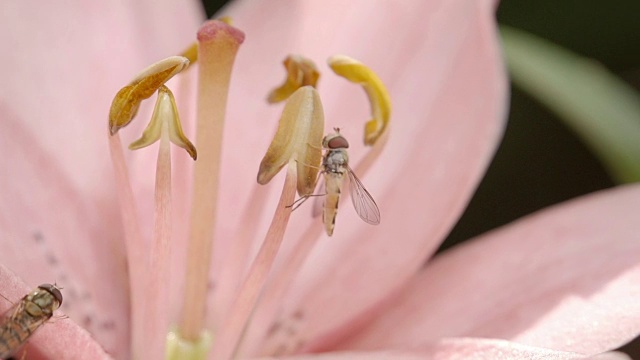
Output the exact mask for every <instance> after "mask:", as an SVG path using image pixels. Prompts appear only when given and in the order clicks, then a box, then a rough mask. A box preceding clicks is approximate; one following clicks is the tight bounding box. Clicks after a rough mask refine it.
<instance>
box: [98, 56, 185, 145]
mask: <svg viewBox="0 0 640 360" xmlns="http://www.w3.org/2000/svg"><path fill="white" fill-rule="evenodd" d="M188 65H189V60H188V59H187V58H185V57H182V56H172V57H169V58H166V59H164V60H161V61H159V62H157V63H155V64H153V65H151V66H149V67H148V68H146V69H144V70H142V72H140V74H138V75H137V76H136V77H135V79H133V80H132V81H131V82H130V83H129V85H127V86H125V87H123V88H122V89H120V91H118V93H117V94H116V96H115V97H114V98H113V102H112V103H111V110H110V111H109V131H110V132H111V135H114V134H115V133H117V132H118V130H120V128H123V127H125V126H127V125H128V124H129V123H130V122H131V120H133V118H134V117H135V116H136V113H137V112H138V108H139V107H140V103H141V102H142V100H145V99H148V98H149V97H151V95H153V93H155V92H156V90H158V88H160V86H162V85H163V84H164V83H166V82H167V81H168V80H169V79H171V78H172V77H173V76H174V75H175V74H177V73H179V72H180V71H182V70H183V69H184V68H185V67H187V66H188Z"/></svg>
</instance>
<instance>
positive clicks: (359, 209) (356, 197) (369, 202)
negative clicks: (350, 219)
mask: <svg viewBox="0 0 640 360" xmlns="http://www.w3.org/2000/svg"><path fill="white" fill-rule="evenodd" d="M347 173H348V174H349V192H350V194H351V202H352V203H353V207H354V208H355V209H356V213H358V215H359V216H360V218H361V219H362V220H364V222H366V223H368V224H371V225H378V224H380V209H378V205H376V202H375V201H374V200H373V197H371V194H369V192H368V191H367V189H365V187H364V185H362V182H361V181H360V179H358V177H357V176H356V174H355V173H354V172H353V170H351V167H347Z"/></svg>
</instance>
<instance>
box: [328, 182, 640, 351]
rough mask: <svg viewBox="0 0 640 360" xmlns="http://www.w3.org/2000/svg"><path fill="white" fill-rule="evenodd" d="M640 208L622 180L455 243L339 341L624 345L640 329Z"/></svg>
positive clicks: (568, 347)
mask: <svg viewBox="0 0 640 360" xmlns="http://www.w3.org/2000/svg"><path fill="white" fill-rule="evenodd" d="M639 210H640V187H639V186H627V187H619V188H616V189H613V190H607V191H603V192H600V193H597V194H595V195H590V196H587V197H584V198H581V199H579V200H576V201H572V202H569V203H567V204H563V205H561V206H557V207H554V208H552V209H550V210H547V211H543V212H540V213H539V214H536V215H533V216H530V217H527V218H525V219H523V220H520V221H518V222H516V223H514V224H512V225H509V226H507V227H505V228H504V229H501V230H499V231H495V232H492V233H489V234H487V235H485V236H483V237H481V238H479V239H477V240H475V241H473V242H470V243H468V244H465V245H463V246H460V247H458V248H455V249H453V250H452V251H449V252H447V253H445V254H443V255H441V256H438V257H436V258H435V259H434V260H433V261H432V262H431V263H429V265H428V266H427V267H426V268H425V269H424V270H423V271H422V272H421V273H420V274H419V275H418V276H416V277H415V278H414V279H413V280H412V282H411V283H410V285H409V286H408V287H407V289H406V290H405V291H404V292H402V293H401V294H398V295H397V296H394V297H393V299H391V300H390V301H392V303H391V304H389V308H388V309H387V311H385V312H384V313H383V314H381V316H380V317H378V318H377V319H376V320H375V321H374V322H373V323H372V324H370V325H369V326H368V327H367V328H366V329H365V331H364V332H363V333H362V334H360V335H359V336H357V337H354V338H353V339H351V341H349V342H347V343H344V344H342V345H340V347H346V348H355V349H377V348H386V347H389V346H412V345H414V346H415V345H419V344H422V343H424V342H428V341H430V340H434V339H438V338H440V337H443V336H482V337H495V338H503V339H508V340H512V341H516V342H519V343H523V344H528V345H532V346H540V347H546V348H552V349H558V350H564V351H575V352H580V353H586V354H596V353H599V352H603V351H607V350H610V349H613V348H616V347H618V346H620V345H622V344H624V343H626V342H627V341H629V340H631V339H632V338H634V337H635V336H637V335H638V334H639V333H640V303H639V302H638V299H639V298H640V262H639V261H638V253H639V252H640V241H638V240H639V238H638V233H639V232H638V221H637V220H638V219H637V213H638V211H639ZM390 329H393V330H392V331H390Z"/></svg>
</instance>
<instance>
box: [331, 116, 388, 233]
mask: <svg viewBox="0 0 640 360" xmlns="http://www.w3.org/2000/svg"><path fill="white" fill-rule="evenodd" d="M333 130H334V131H335V132H334V133H331V134H328V135H327V136H325V137H324V139H322V147H323V148H324V149H325V150H326V152H325V154H324V157H323V159H322V174H324V182H325V191H326V194H325V198H324V204H323V210H322V219H323V222H324V229H325V230H326V232H327V235H329V236H331V235H333V229H334V227H335V224H336V214H337V213H338V202H339V201H340V192H341V189H342V185H343V183H344V179H345V174H347V175H348V177H349V193H350V195H351V202H352V203H353V207H354V208H355V209H356V213H358V215H359V216H360V218H361V219H362V220H364V221H365V222H366V223H368V224H371V225H378V224H379V223H380V210H379V209H378V205H376V202H375V201H374V200H373V198H372V197H371V194H369V192H368V191H367V189H365V188H364V186H363V185H362V182H360V179H358V177H357V176H356V174H354V172H353V170H351V167H349V155H348V153H347V149H348V148H349V142H348V141H347V139H346V138H345V137H344V136H342V134H340V129H339V128H334V129H333Z"/></svg>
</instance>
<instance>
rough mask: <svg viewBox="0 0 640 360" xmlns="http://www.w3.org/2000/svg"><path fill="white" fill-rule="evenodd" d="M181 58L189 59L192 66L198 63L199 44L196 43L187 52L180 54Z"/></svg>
mask: <svg viewBox="0 0 640 360" xmlns="http://www.w3.org/2000/svg"><path fill="white" fill-rule="evenodd" d="M180 56H182V57H186V58H187V59H189V62H190V63H191V64H193V63H195V62H196V61H198V42H194V43H193V44H191V46H189V47H188V48H187V49H186V50H185V51H183V52H182V54H180Z"/></svg>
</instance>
